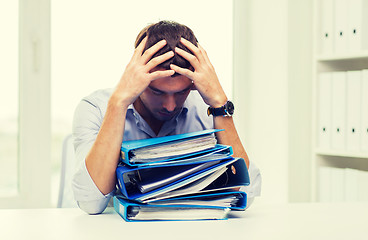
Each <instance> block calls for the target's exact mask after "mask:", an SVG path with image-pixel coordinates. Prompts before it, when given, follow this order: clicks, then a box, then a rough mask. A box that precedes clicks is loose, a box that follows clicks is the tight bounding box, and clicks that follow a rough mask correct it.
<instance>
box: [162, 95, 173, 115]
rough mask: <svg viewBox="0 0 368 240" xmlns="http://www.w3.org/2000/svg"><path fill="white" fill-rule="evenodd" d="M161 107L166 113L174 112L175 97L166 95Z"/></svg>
mask: <svg viewBox="0 0 368 240" xmlns="http://www.w3.org/2000/svg"><path fill="white" fill-rule="evenodd" d="M163 107H164V108H165V109H166V110H167V111H168V112H172V111H174V110H175V108H176V101H175V97H174V95H170V94H168V95H166V98H165V100H164V104H163Z"/></svg>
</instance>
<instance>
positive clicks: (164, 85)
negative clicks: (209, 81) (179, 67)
mask: <svg viewBox="0 0 368 240" xmlns="http://www.w3.org/2000/svg"><path fill="white" fill-rule="evenodd" d="M192 85H193V82H192V80H190V79H189V78H187V77H185V76H182V75H179V76H176V77H165V78H159V79H156V80H153V81H152V82H151V83H150V84H149V86H148V87H149V88H150V89H152V90H155V91H160V92H181V91H184V90H188V89H190V88H192Z"/></svg>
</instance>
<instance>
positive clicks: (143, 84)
mask: <svg viewBox="0 0 368 240" xmlns="http://www.w3.org/2000/svg"><path fill="white" fill-rule="evenodd" d="M146 42H147V37H146V38H144V39H143V40H142V42H141V43H140V44H139V46H138V47H137V48H136V49H135V51H134V54H133V57H132V59H131V60H130V62H129V64H128V65H127V67H126V68H125V71H124V73H123V76H122V77H121V79H120V82H119V83H118V85H117V88H116V90H115V92H114V96H115V97H118V100H119V102H120V103H121V104H123V106H125V107H127V106H128V105H130V104H131V103H133V102H134V101H135V100H136V99H137V97H138V96H139V95H140V94H141V93H142V92H143V91H144V90H145V89H146V88H147V87H148V85H149V84H150V83H151V81H153V80H155V79H158V78H162V77H168V76H171V75H173V74H174V73H175V71H174V70H158V71H152V70H153V69H154V68H155V67H156V66H157V65H159V64H161V63H163V62H165V61H166V60H168V59H170V58H172V57H173V56H174V52H172V51H170V52H167V53H165V54H162V55H160V56H157V57H155V58H152V56H153V55H154V54H155V53H156V52H157V51H158V50H160V49H161V48H162V47H164V46H165V45H166V40H161V41H159V42H158V43H156V44H155V45H153V46H152V47H150V48H149V49H147V50H146V51H145V52H144V54H143V55H142V53H143V50H144V47H145V45H146ZM151 58H152V59H151ZM115 93H116V94H115Z"/></svg>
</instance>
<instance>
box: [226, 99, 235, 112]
mask: <svg viewBox="0 0 368 240" xmlns="http://www.w3.org/2000/svg"><path fill="white" fill-rule="evenodd" d="M226 112H227V113H228V114H229V115H233V114H234V104H233V103H232V102H230V101H228V102H227V103H226Z"/></svg>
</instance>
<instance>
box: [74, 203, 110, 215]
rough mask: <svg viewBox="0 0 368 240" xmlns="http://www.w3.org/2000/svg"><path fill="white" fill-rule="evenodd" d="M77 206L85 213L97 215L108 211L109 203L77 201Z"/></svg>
mask: <svg viewBox="0 0 368 240" xmlns="http://www.w3.org/2000/svg"><path fill="white" fill-rule="evenodd" d="M105 202H106V203H105ZM77 204H78V206H79V208H80V209H81V210H83V211H84V212H86V213H88V214H90V215H96V214H101V213H102V212H103V211H104V210H105V209H106V207H107V204H108V201H104V202H101V200H96V201H77Z"/></svg>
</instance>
